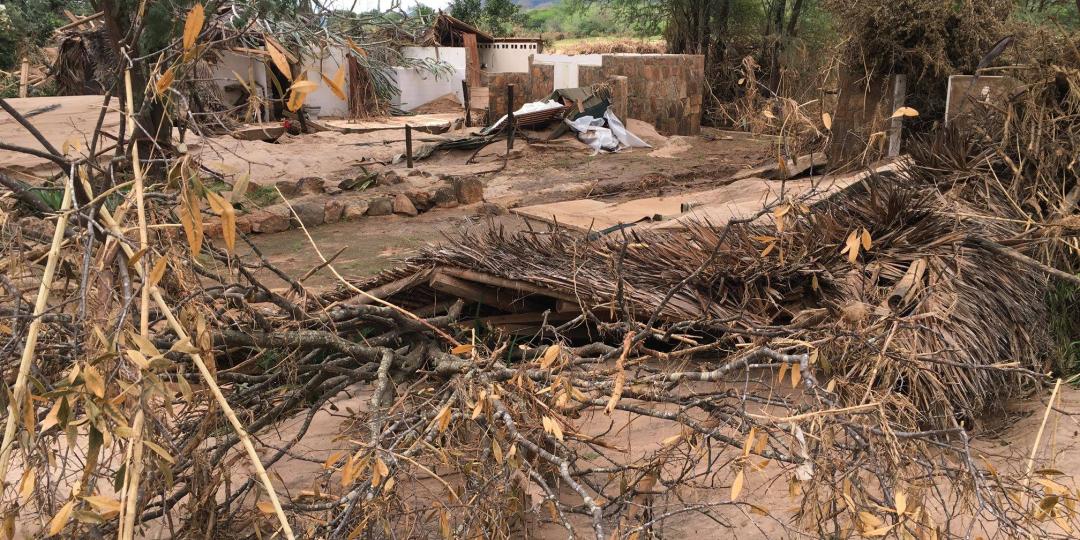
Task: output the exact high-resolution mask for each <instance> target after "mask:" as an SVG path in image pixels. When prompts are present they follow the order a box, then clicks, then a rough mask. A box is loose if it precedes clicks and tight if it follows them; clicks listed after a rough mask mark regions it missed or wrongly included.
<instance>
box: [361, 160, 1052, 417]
mask: <svg viewBox="0 0 1080 540" xmlns="http://www.w3.org/2000/svg"><path fill="white" fill-rule="evenodd" d="M900 182H903V181H900ZM900 182H896V181H893V180H890V179H886V178H877V179H874V180H873V181H871V182H870V183H869V184H868V185H867V186H866V189H862V190H859V191H856V192H852V193H848V194H845V195H843V196H840V197H837V198H834V199H833V200H832V201H830V202H827V203H823V204H819V205H817V207H815V208H813V209H809V208H800V207H799V205H795V207H794V208H793V209H792V210H790V211H789V212H788V213H787V215H786V216H785V217H784V218H783V219H784V222H785V225H784V227H783V230H782V231H781V232H778V231H777V227H776V223H775V217H773V220H772V221H773V222H771V223H765V222H762V221H761V220H759V221H757V222H755V223H753V224H749V225H732V226H730V227H729V228H728V229H727V230H725V229H724V228H719V227H714V226H710V225H699V226H696V227H694V228H692V229H691V230H689V231H688V232H687V233H686V234H681V233H680V234H657V233H639V232H630V233H628V234H627V235H626V236H625V237H623V236H615V235H613V236H609V237H606V238H605V239H602V240H594V241H590V240H586V239H582V238H581V237H579V236H575V235H572V234H569V233H561V232H558V231H556V232H555V233H552V234H530V233H521V234H515V235H511V236H507V235H504V234H501V233H499V232H496V231H487V232H483V233H479V234H476V233H465V234H464V235H463V236H462V237H460V238H456V239H451V240H450V241H449V242H445V243H444V244H443V245H440V246H438V247H432V248H429V249H427V250H425V251H423V252H422V253H421V254H419V255H418V256H416V257H414V258H412V259H410V260H409V261H408V263H407V264H406V266H404V267H402V268H399V269H396V270H393V271H390V272H387V273H385V274H383V275H382V276H381V277H380V278H378V279H377V280H375V281H373V282H368V283H364V284H362V286H363V287H365V288H369V289H370V288H374V287H377V286H379V285H381V284H385V283H389V282H391V281H394V280H397V279H401V278H402V277H403V276H405V275H408V274H412V273H414V272H416V271H417V270H418V269H424V268H441V267H449V268H461V269H467V270H472V271H477V272H482V273H485V274H490V275H492V276H497V277H499V278H503V279H508V280H517V281H522V282H526V283H529V284H531V285H533V286H535V287H537V288H538V289H541V290H547V291H551V294H550V296H551V297H552V298H568V297H569V298H577V299H579V303H580V304H581V307H582V308H584V309H586V310H589V311H592V312H594V313H595V314H596V315H597V316H598V317H601V318H604V319H606V320H613V319H619V318H621V317H620V316H619V315H620V314H621V313H623V311H622V309H621V306H622V305H623V304H622V303H623V302H625V305H626V306H627V308H626V312H627V313H630V314H631V317H632V318H634V319H637V320H638V321H645V320H648V318H649V315H650V314H651V313H652V311H653V310H654V309H659V315H660V317H659V319H660V320H661V321H663V322H665V323H666V325H667V326H668V327H669V328H674V329H679V331H685V332H690V333H691V334H694V335H695V336H697V337H699V338H703V339H706V340H721V341H725V342H727V343H728V345H727V346H725V347H724V348H725V349H726V350H727V351H728V352H730V353H734V352H735V351H736V347H737V346H738V345H742V344H745V343H747V342H760V341H761V340H762V339H788V340H792V339H795V340H800V341H802V342H805V343H808V344H812V346H813V347H814V348H816V349H817V350H818V355H819V356H818V359H819V362H820V368H821V369H822V370H823V371H824V372H825V374H826V375H828V376H834V377H837V378H838V381H839V382H841V383H843V384H838V385H837V392H838V394H839V395H840V396H841V399H842V400H844V401H850V402H853V403H857V402H859V401H861V400H863V399H865V397H866V396H868V395H870V393H871V392H873V393H875V394H880V396H878V399H881V400H885V401H892V402H895V403H896V404H897V405H898V406H897V408H896V411H897V413H898V415H899V416H903V417H907V420H908V421H907V422H906V423H907V425H908V426H909V427H911V428H913V429H914V428H915V427H917V426H937V427H952V425H951V422H952V421H953V419H954V417H960V418H974V417H976V416H977V415H979V414H980V413H981V412H982V411H983V410H984V409H985V408H986V407H987V406H988V405H990V404H992V403H994V401H995V400H996V399H997V398H999V397H1002V396H1003V395H1007V394H1010V393H1012V392H1014V391H1015V390H1017V389H1018V388H1019V385H1018V382H1019V379H1018V378H1017V377H1016V376H1013V375H1008V374H1006V373H1005V372H1002V371H997V370H993V369H986V368H987V367H988V366H991V365H995V364H1000V363H1013V362H1016V363H1019V365H1020V366H1022V367H1025V368H1032V369H1036V370H1038V369H1042V368H1043V367H1044V365H1043V362H1044V360H1045V359H1046V357H1047V355H1048V350H1047V343H1048V340H1047V338H1046V335H1045V330H1044V329H1045V328H1046V324H1047V322H1046V321H1047V314H1046V309H1045V306H1044V304H1043V303H1042V302H1041V301H1040V300H1041V297H1042V296H1041V295H1042V294H1043V290H1044V288H1045V284H1046V281H1045V278H1044V277H1042V276H1040V275H1038V274H1037V273H1034V272H1033V271H1032V270H1031V269H1030V268H1024V267H1021V266H1020V265H1019V264H1018V263H1015V262H1012V261H1009V260H1002V259H1001V258H1000V257H997V256H995V255H993V254H991V253H989V252H986V251H984V250H982V249H980V248H978V247H976V245H975V244H974V243H971V242H968V238H969V236H971V235H981V234H984V233H985V232H986V231H985V230H983V229H982V228H981V227H979V226H978V225H976V224H971V223H963V222H957V221H956V220H954V219H951V218H949V217H947V216H946V215H944V214H943V212H941V211H942V210H944V208H942V206H941V203H940V202H939V201H938V200H937V199H935V198H931V197H929V196H927V195H926V194H924V193H922V192H918V191H913V190H909V189H905V188H903V187H901V186H900V185H899V184H900ZM864 230H865V231H866V232H867V234H868V235H869V238H870V239H871V247H870V249H865V248H863V247H862V245H860V246H859V247H858V249H859V251H860V255H859V256H858V258H857V260H856V261H855V263H854V264H853V263H852V262H851V261H850V259H849V257H848V255H847V254H844V253H842V251H843V249H844V247H845V246H846V245H847V241H848V238H849V236H850V235H851V234H853V233H855V232H858V233H859V239H860V240H859V241H860V242H861V236H862V234H861V231H864ZM770 246H771V247H770ZM714 255H715V256H714ZM699 268H700V271H698V269H699ZM684 281H685V284H684V285H682V286H679V284H680V283H683V282H684ZM673 289H675V290H676V292H675V294H674V295H673V296H672V297H671V299H670V301H668V302H667V303H663V299H664V297H665V294H666V293H667V292H668V291H670V290H673ZM620 295H621V299H620ZM437 299H438V294H437V293H436V292H435V291H433V290H430V289H427V288H426V287H424V286H420V287H414V288H412V289H409V290H408V291H407V292H405V293H402V294H401V295H399V296H398V297H395V298H392V300H394V301H400V302H402V303H405V304H407V305H408V304H412V305H420V304H424V303H426V302H433V301H435V300H437ZM534 302H535V299H534Z"/></svg>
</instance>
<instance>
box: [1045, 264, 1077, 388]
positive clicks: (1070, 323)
mask: <svg viewBox="0 0 1080 540" xmlns="http://www.w3.org/2000/svg"><path fill="white" fill-rule="evenodd" d="M1046 306H1047V308H1048V309H1049V310H1050V332H1051V334H1052V336H1053V339H1054V343H1055V344H1056V345H1057V354H1058V357H1057V359H1056V360H1057V362H1056V365H1055V366H1054V367H1055V370H1056V371H1057V372H1058V373H1059V374H1061V375H1062V376H1066V377H1070V376H1073V377H1075V376H1077V375H1080V287H1078V286H1076V285H1073V284H1069V283H1058V284H1057V286H1056V287H1055V288H1054V289H1052V290H1051V291H1050V293H1049V294H1048V295H1047V298H1046Z"/></svg>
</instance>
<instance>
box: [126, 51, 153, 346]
mask: <svg viewBox="0 0 1080 540" xmlns="http://www.w3.org/2000/svg"><path fill="white" fill-rule="evenodd" d="M124 90H125V91H126V92H127V117H128V121H127V135H128V144H130V145H131V168H132V171H133V172H134V173H135V205H136V208H137V211H138V215H139V249H140V250H142V252H143V256H142V257H140V260H139V263H140V264H141V265H142V270H143V271H142V272H140V273H141V274H142V275H143V276H144V277H145V276H147V275H148V274H149V271H148V270H147V269H148V268H149V266H148V260H147V259H149V257H147V255H146V246H147V244H148V243H149V242H148V240H147V234H146V198H145V192H144V189H143V172H142V164H141V163H139V145H138V144H136V143H135V113H134V112H133V111H134V110H135V95H134V93H132V91H131V70H130V69H128V70H125V71H124ZM146 285H147V284H146V283H145V282H144V283H143V287H142V290H141V291H140V293H141V294H140V302H141V309H140V313H139V333H140V334H142V336H143V337H149V336H150V288H149V287H147V286H146Z"/></svg>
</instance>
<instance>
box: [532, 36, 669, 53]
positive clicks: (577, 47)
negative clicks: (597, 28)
mask: <svg viewBox="0 0 1080 540" xmlns="http://www.w3.org/2000/svg"><path fill="white" fill-rule="evenodd" d="M551 48H552V51H551V52H553V53H557V54H616V53H636V54H664V53H666V52H667V45H666V44H665V43H664V41H663V40H661V39H654V38H645V39H639V38H627V37H603V38H579V39H564V40H560V41H556V42H555V44H554V45H552V47H551Z"/></svg>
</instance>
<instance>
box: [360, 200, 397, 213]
mask: <svg viewBox="0 0 1080 540" xmlns="http://www.w3.org/2000/svg"><path fill="white" fill-rule="evenodd" d="M393 213H394V201H393V199H391V198H390V197H380V198H378V199H375V200H373V201H371V202H370V203H369V204H368V208H367V212H365V214H366V215H369V216H389V215H390V214H393Z"/></svg>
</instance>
